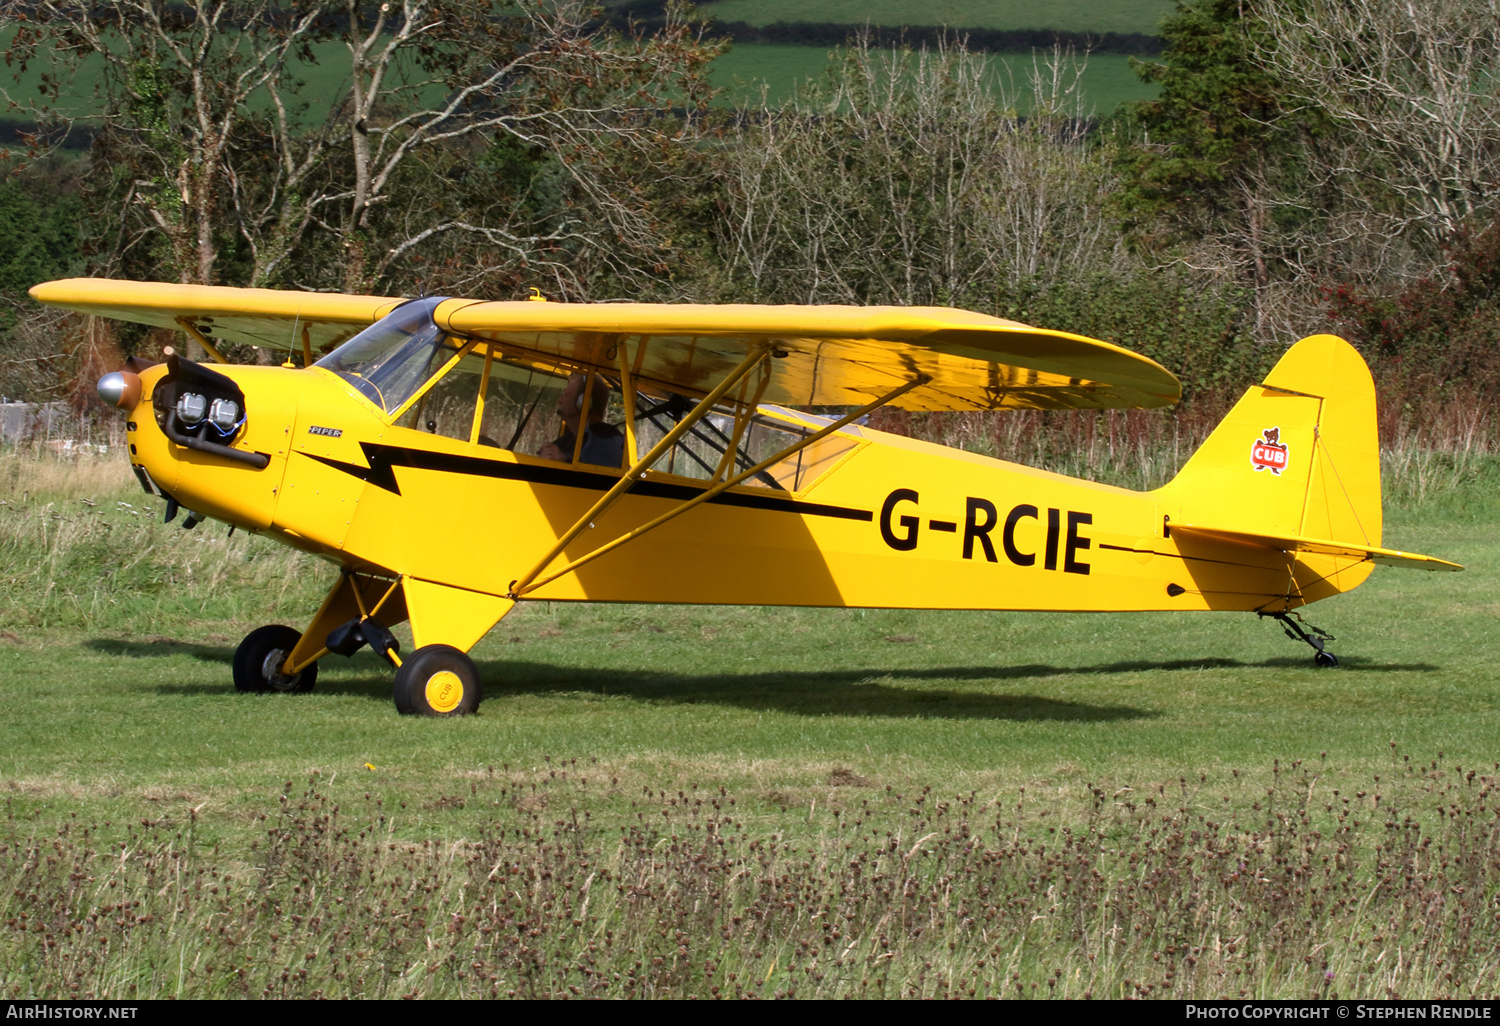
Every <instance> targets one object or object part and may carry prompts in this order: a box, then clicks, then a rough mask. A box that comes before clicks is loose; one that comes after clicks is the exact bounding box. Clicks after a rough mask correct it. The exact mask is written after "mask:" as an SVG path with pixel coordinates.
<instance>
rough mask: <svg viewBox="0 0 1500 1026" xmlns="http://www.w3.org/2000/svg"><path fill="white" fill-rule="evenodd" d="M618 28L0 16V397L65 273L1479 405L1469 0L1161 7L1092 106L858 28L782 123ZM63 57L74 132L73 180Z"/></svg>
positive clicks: (189, 8)
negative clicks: (502, 305) (720, 330)
mask: <svg viewBox="0 0 1500 1026" xmlns="http://www.w3.org/2000/svg"><path fill="white" fill-rule="evenodd" d="M626 13H628V14H637V15H639V16H640V17H639V18H637V19H635V20H632V19H630V18H623V20H622V15H621V12H620V11H619V10H618V9H616V10H615V11H614V12H613V17H610V16H606V15H605V13H604V12H601V11H600V10H598V9H596V8H594V7H592V6H590V5H588V4H581V3H574V2H572V0H551V2H544V3H538V2H529V0H528V2H493V0H406V2H399V3H398V2H389V3H380V4H374V3H362V2H358V0H291V2H285V0H283V2H271V0H182V2H166V0H122V2H119V3H114V4H107V5H100V4H96V3H91V2H84V0H32V2H26V3H19V2H0V21H3V25H4V27H5V30H6V33H5V36H4V38H5V39H6V40H7V41H8V50H7V53H6V58H7V62H8V65H9V67H10V68H11V69H12V70H13V71H19V70H21V69H22V68H26V69H32V70H34V69H37V68H41V69H43V70H44V72H45V74H44V77H43V90H42V95H41V96H40V97H21V96H19V95H15V96H13V97H12V100H13V102H15V103H17V107H16V108H14V109H13V110H12V114H13V115H16V116H19V117H21V118H23V119H26V120H29V121H31V122H34V124H35V125H36V129H35V131H32V132H28V133H27V135H26V137H25V142H26V146H25V147H24V150H23V149H20V148H13V149H12V151H11V152H10V154H9V159H8V163H9V165H10V167H11V171H10V173H9V174H8V176H7V177H6V179H5V181H4V183H3V184H0V210H4V211H5V212H6V213H7V215H8V216H6V217H4V218H0V237H3V241H4V243H5V245H3V246H0V295H3V297H4V298H5V301H6V305H5V309H4V310H3V311H0V332H3V338H0V353H3V357H0V392H4V393H6V394H8V395H13V396H14V395H22V394H28V395H29V394H41V393H45V392H46V391H48V390H49V389H54V390H55V389H56V388H57V387H58V385H59V383H60V382H62V381H64V380H66V378H67V367H68V366H69V365H70V364H69V357H68V355H67V354H68V352H69V350H68V347H67V344H66V340H67V338H68V336H67V334H66V333H65V332H61V331H60V330H59V328H58V326H57V324H56V323H54V321H53V320H49V319H48V318H47V317H45V316H41V315H39V314H38V313H37V311H36V308H35V307H34V305H28V304H27V303H26V301H25V300H24V298H23V297H24V289H25V287H26V286H27V285H29V284H31V283H33V282H34V281H40V280H46V279H48V278H52V277H59V276H63V275H67V274H84V273H86V274H97V275H108V276H115V277H127V278H137V279H152V280H170V281H183V282H197V283H213V284H228V285H244V286H253V287H274V288H293V289H316V290H339V291H354V292H377V293H384V294H417V293H424V292H425V293H428V294H432V293H445V294H455V295H470V296H483V297H486V298H517V297H520V296H522V295H524V294H525V293H526V291H527V289H528V288H529V287H532V286H536V287H539V288H541V289H542V291H543V292H545V293H547V294H549V295H551V296H552V297H554V298H557V299H567V300H575V301H576V300H599V299H622V298H628V299H643V300H659V301H689V300H691V301H699V302H729V301H735V302H762V303H779V302H795V303H857V304H883V303H898V304H915V305H929V304H935V305H953V306H961V307H967V308H970V309H975V310H980V311H984V312H988V313H994V314H998V315H1001V316H1006V317H1011V318H1014V319H1017V320H1021V321H1027V322H1030V323H1036V324H1042V325H1046V326H1049V327H1057V328H1064V329H1067V330H1071V331H1076V332H1080V333H1083V334H1088V335H1093V336H1096V337H1100V338H1105V339H1108V340H1110V341H1114V342H1118V343H1119V344H1122V345H1125V346H1127V347H1129V348H1132V349H1136V350H1138V351H1141V352H1144V353H1146V354H1148V355H1150V356H1152V357H1154V358H1156V359H1158V360H1160V361H1161V362H1162V363H1164V364H1166V365H1167V366H1168V367H1170V368H1172V369H1173V370H1174V371H1176V372H1177V373H1178V374H1179V375H1180V376H1181V377H1182V378H1183V380H1184V384H1185V386H1186V390H1187V394H1188V396H1189V399H1190V401H1191V400H1193V399H1195V398H1197V397H1199V396H1205V395H1222V394H1229V393H1231V392H1233V391H1235V390H1237V389H1239V388H1240V387H1243V386H1244V385H1245V384H1246V383H1248V382H1249V381H1250V380H1252V379H1253V378H1254V377H1255V375H1257V374H1258V373H1260V372H1261V371H1262V370H1263V369H1264V368H1265V367H1266V366H1268V365H1269V364H1270V363H1271V362H1273V361H1274V359H1275V357H1276V356H1277V355H1279V353H1280V351H1281V350H1282V349H1284V347H1285V346H1286V345H1287V344H1289V343H1290V342H1291V341H1294V340H1295V339H1296V338H1298V337H1301V336H1302V335H1307V334H1312V333H1315V332H1317V331H1322V330H1330V329H1331V330H1335V331H1339V332H1341V333H1344V334H1346V335H1347V336H1348V337H1350V338H1351V340H1352V341H1354V342H1355V343H1356V344H1357V345H1359V346H1361V347H1362V349H1363V350H1364V351H1365V352H1366V354H1367V355H1368V356H1369V357H1370V359H1371V361H1372V363H1373V364H1374V365H1375V366H1376V367H1377V370H1378V372H1379V373H1380V374H1381V375H1382V376H1383V377H1384V378H1385V379H1386V384H1387V386H1388V388H1390V389H1395V390H1396V391H1397V392H1399V393H1400V394H1402V395H1408V396H1421V397H1429V398H1430V397H1465V396H1472V395H1475V394H1478V395H1482V396H1489V395H1492V394H1493V393H1494V392H1495V390H1496V389H1497V387H1500V364H1497V362H1496V360H1495V357H1494V353H1495V345H1494V341H1495V339H1494V335H1495V332H1496V318H1495V314H1494V311H1493V309H1492V307H1493V304H1494V300H1493V299H1492V297H1493V296H1494V295H1495V291H1496V290H1495V288H1494V285H1495V284H1496V281H1495V279H1496V277H1500V231H1497V229H1496V228H1495V227H1494V219H1495V213H1496V211H1495V196H1496V194H1497V187H1500V161H1497V156H1500V97H1497V96H1496V95H1495V94H1494V91H1493V89H1490V88H1489V85H1490V84H1491V83H1492V82H1493V81H1494V77H1495V74H1496V70H1497V69H1496V68H1495V67H1494V66H1493V65H1494V63H1495V61H1496V60H1497V59H1500V57H1497V54H1500V46H1497V43H1500V39H1497V38H1496V36H1497V34H1500V0H1444V2H1443V3H1441V4H1428V5H1404V6H1401V5H1387V4H1380V3H1378V2H1377V0H1337V2H1335V0H1299V2H1298V3H1294V4H1288V3H1273V2H1270V0H1185V2H1183V3H1180V4H1179V5H1178V9H1177V11H1176V13H1175V14H1174V15H1173V16H1171V17H1170V18H1168V19H1167V20H1166V21H1165V22H1164V23H1163V26H1162V30H1161V40H1162V41H1163V45H1162V50H1161V53H1160V56H1159V57H1156V58H1152V59H1144V58H1143V59H1140V60H1139V61H1137V62H1136V68H1137V73H1138V74H1139V75H1141V77H1143V78H1144V79H1146V80H1148V81H1151V82H1154V83H1156V84H1157V85H1158V86H1159V88H1160V95H1159V98H1158V99H1157V100H1154V101H1150V102H1145V103H1137V104H1133V105H1128V106H1127V107H1125V108H1123V109H1122V110H1120V111H1118V112H1115V113H1111V114H1108V115H1100V114H1098V113H1097V112H1095V111H1092V110H1090V109H1089V108H1088V107H1087V106H1086V105H1085V101H1084V98H1083V96H1082V93H1081V90H1080V78H1079V74H1080V68H1081V65H1082V62H1083V61H1085V60H1086V54H1083V53H1079V52H1076V51H1075V52H1069V51H1067V50H1064V49H1061V48H1058V49H1054V50H1051V51H1046V52H1042V53H1040V54H1039V55H1038V56H1037V57H1036V58H1034V60H1033V66H1032V71H1031V74H1030V75H1029V77H1027V78H1026V79H1025V80H1022V81H1014V80H1008V79H1004V78H1002V77H1001V76H999V75H997V74H996V72H995V69H994V67H993V58H991V57H989V56H988V55H987V54H986V53H984V52H982V50H981V49H980V48H976V47H975V46H973V45H970V44H969V43H966V42H965V41H964V40H962V39H959V38H956V37H952V36H947V35H938V36H934V37H933V38H931V39H925V38H924V39H923V40H915V41H914V39H913V38H912V37H908V38H907V39H906V40H905V41H901V40H894V41H893V40H891V39H888V38H886V37H885V36H881V35H871V34H864V35H859V34H856V35H854V36H853V37H851V38H849V39H847V40H844V41H845V42H846V43H847V46H846V47H845V49H844V50H843V51H842V52H843V58H842V60H841V61H840V62H837V63H836V66H834V67H833V68H831V69H830V71H829V72H828V74H827V75H826V76H824V77H823V78H822V79H820V80H818V81H815V82H811V83H808V84H807V85H806V86H805V87H804V88H802V89H801V90H800V91H799V92H798V94H797V95H796V97H795V98H794V99H792V100H791V101H790V102H787V103H785V104H782V105H781V106H779V107H775V108H773V107H770V106H768V105H766V104H764V103H761V104H749V105H746V106H742V107H740V108H738V109H733V110H731V109H724V108H721V107H718V106H715V105H714V104H713V102H712V100H713V91H712V89H711V88H710V86H709V83H708V80H707V70H708V66H709V64H710V62H711V61H712V60H713V59H714V58H715V57H717V56H718V55H719V54H720V53H721V52H722V51H723V49H724V47H725V46H727V45H728V42H727V41H726V40H725V39H724V38H723V37H722V36H721V35H719V34H716V33H715V32H713V31H712V30H711V29H710V28H709V27H707V26H706V24H705V23H704V22H703V21H701V20H699V19H698V18H697V16H696V15H695V14H694V13H693V12H692V11H691V10H689V9H687V8H685V7H679V6H676V5H669V6H666V7H661V6H653V7H652V9H651V10H645V9H643V10H641V11H639V12H626ZM85 63H89V64H90V65H91V66H93V67H102V69H103V71H102V74H101V76H100V79H99V86H98V91H99V96H98V102H99V104H100V105H101V106H102V115H101V116H99V117H98V118H96V119H94V120H92V121H91V122H90V123H89V125H88V127H89V130H90V132H91V145H90V147H89V149H88V151H87V153H86V154H84V155H83V156H82V157H79V158H74V159H68V158H64V157H61V156H58V155H57V154H56V153H55V148H56V146H57V144H58V142H59V141H60V140H61V139H62V138H63V136H64V134H65V133H66V132H67V131H68V130H69V129H70V128H71V127H73V122H72V120H71V119H70V118H69V116H68V114H67V110H66V107H67V100H68V96H69V91H70V87H71V83H72V81H73V79H74V76H76V75H77V74H78V71H79V68H80V67H82V66H83V65H84V64H85ZM997 81H999V82H1001V83H1002V84H1000V85H997ZM330 83H332V84H330ZM12 91H14V90H12ZM91 337H94V336H91ZM120 342H121V344H122V345H123V346H124V347H125V348H127V349H129V348H131V347H132V346H137V345H146V344H149V343H148V342H147V341H146V340H144V339H143V338H142V337H141V336H137V335H131V334H130V333H128V332H125V333H123V334H122V335H121V337H120ZM238 355H239V358H243V359H249V358H253V355H254V354H250V353H242V354H238Z"/></svg>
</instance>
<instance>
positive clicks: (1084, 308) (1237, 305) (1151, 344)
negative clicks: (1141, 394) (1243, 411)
mask: <svg viewBox="0 0 1500 1026" xmlns="http://www.w3.org/2000/svg"><path fill="white" fill-rule="evenodd" d="M994 313H996V314H997V315H998V316H1001V317H1009V318H1012V319H1013V320H1018V321H1022V322H1024V323H1027V324H1037V325H1041V326H1043V327H1049V328H1059V329H1063V330H1066V331H1072V332H1077V333H1078V334H1080V335H1088V336H1090V337H1093V338H1099V339H1103V340H1105V341H1107V342H1113V343H1115V344H1116V345H1119V346H1124V347H1125V348H1126V349H1131V350H1134V351H1136V352H1138V353H1141V354H1143V355H1145V356H1149V357H1151V358H1152V359H1153V360H1155V361H1156V362H1158V363H1160V364H1162V365H1163V366H1165V367H1167V368H1169V369H1170V370H1171V371H1172V372H1173V373H1174V374H1176V375H1177V376H1178V377H1179V378H1180V379H1181V380H1182V384H1183V399H1184V401H1191V400H1192V399H1194V398H1195V397H1197V396H1199V395H1203V394H1223V393H1226V392H1228V393H1237V392H1239V391H1240V390H1242V389H1244V388H1246V387H1247V386H1248V385H1250V384H1251V383H1252V382H1254V381H1256V380H1258V379H1259V377H1260V376H1261V375H1262V374H1264V373H1265V372H1266V371H1267V370H1269V369H1270V367H1271V365H1272V364H1273V363H1274V362H1275V361H1276V358H1277V357H1278V356H1279V355H1280V354H1279V353H1278V352H1275V351H1272V350H1271V349H1269V348H1268V347H1258V346H1257V345H1256V344H1255V339H1254V338H1253V337H1252V334H1251V327H1252V317H1251V310H1250V297H1249V295H1248V294H1247V293H1246V292H1244V291H1242V290H1239V289H1234V288H1212V287H1210V288H1205V287H1204V285H1203V283H1202V282H1201V281H1195V280H1194V279H1192V278H1191V277H1189V276H1188V275H1185V274H1179V273H1174V272H1164V271H1156V272H1143V273H1140V274H1138V275H1136V276H1134V277H1131V278H1125V277H1120V276H1112V275H1104V274H1097V275H1093V276H1090V277H1087V278H1080V279H1076V280H1063V281H1057V282H1053V283H1051V284H1050V285H1039V284H1037V283H1035V282H1023V283H1021V284H1018V285H1015V286H1010V287H1002V288H1001V290H1000V292H999V293H998V295H997V297H996V309H995V310H994Z"/></svg>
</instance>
